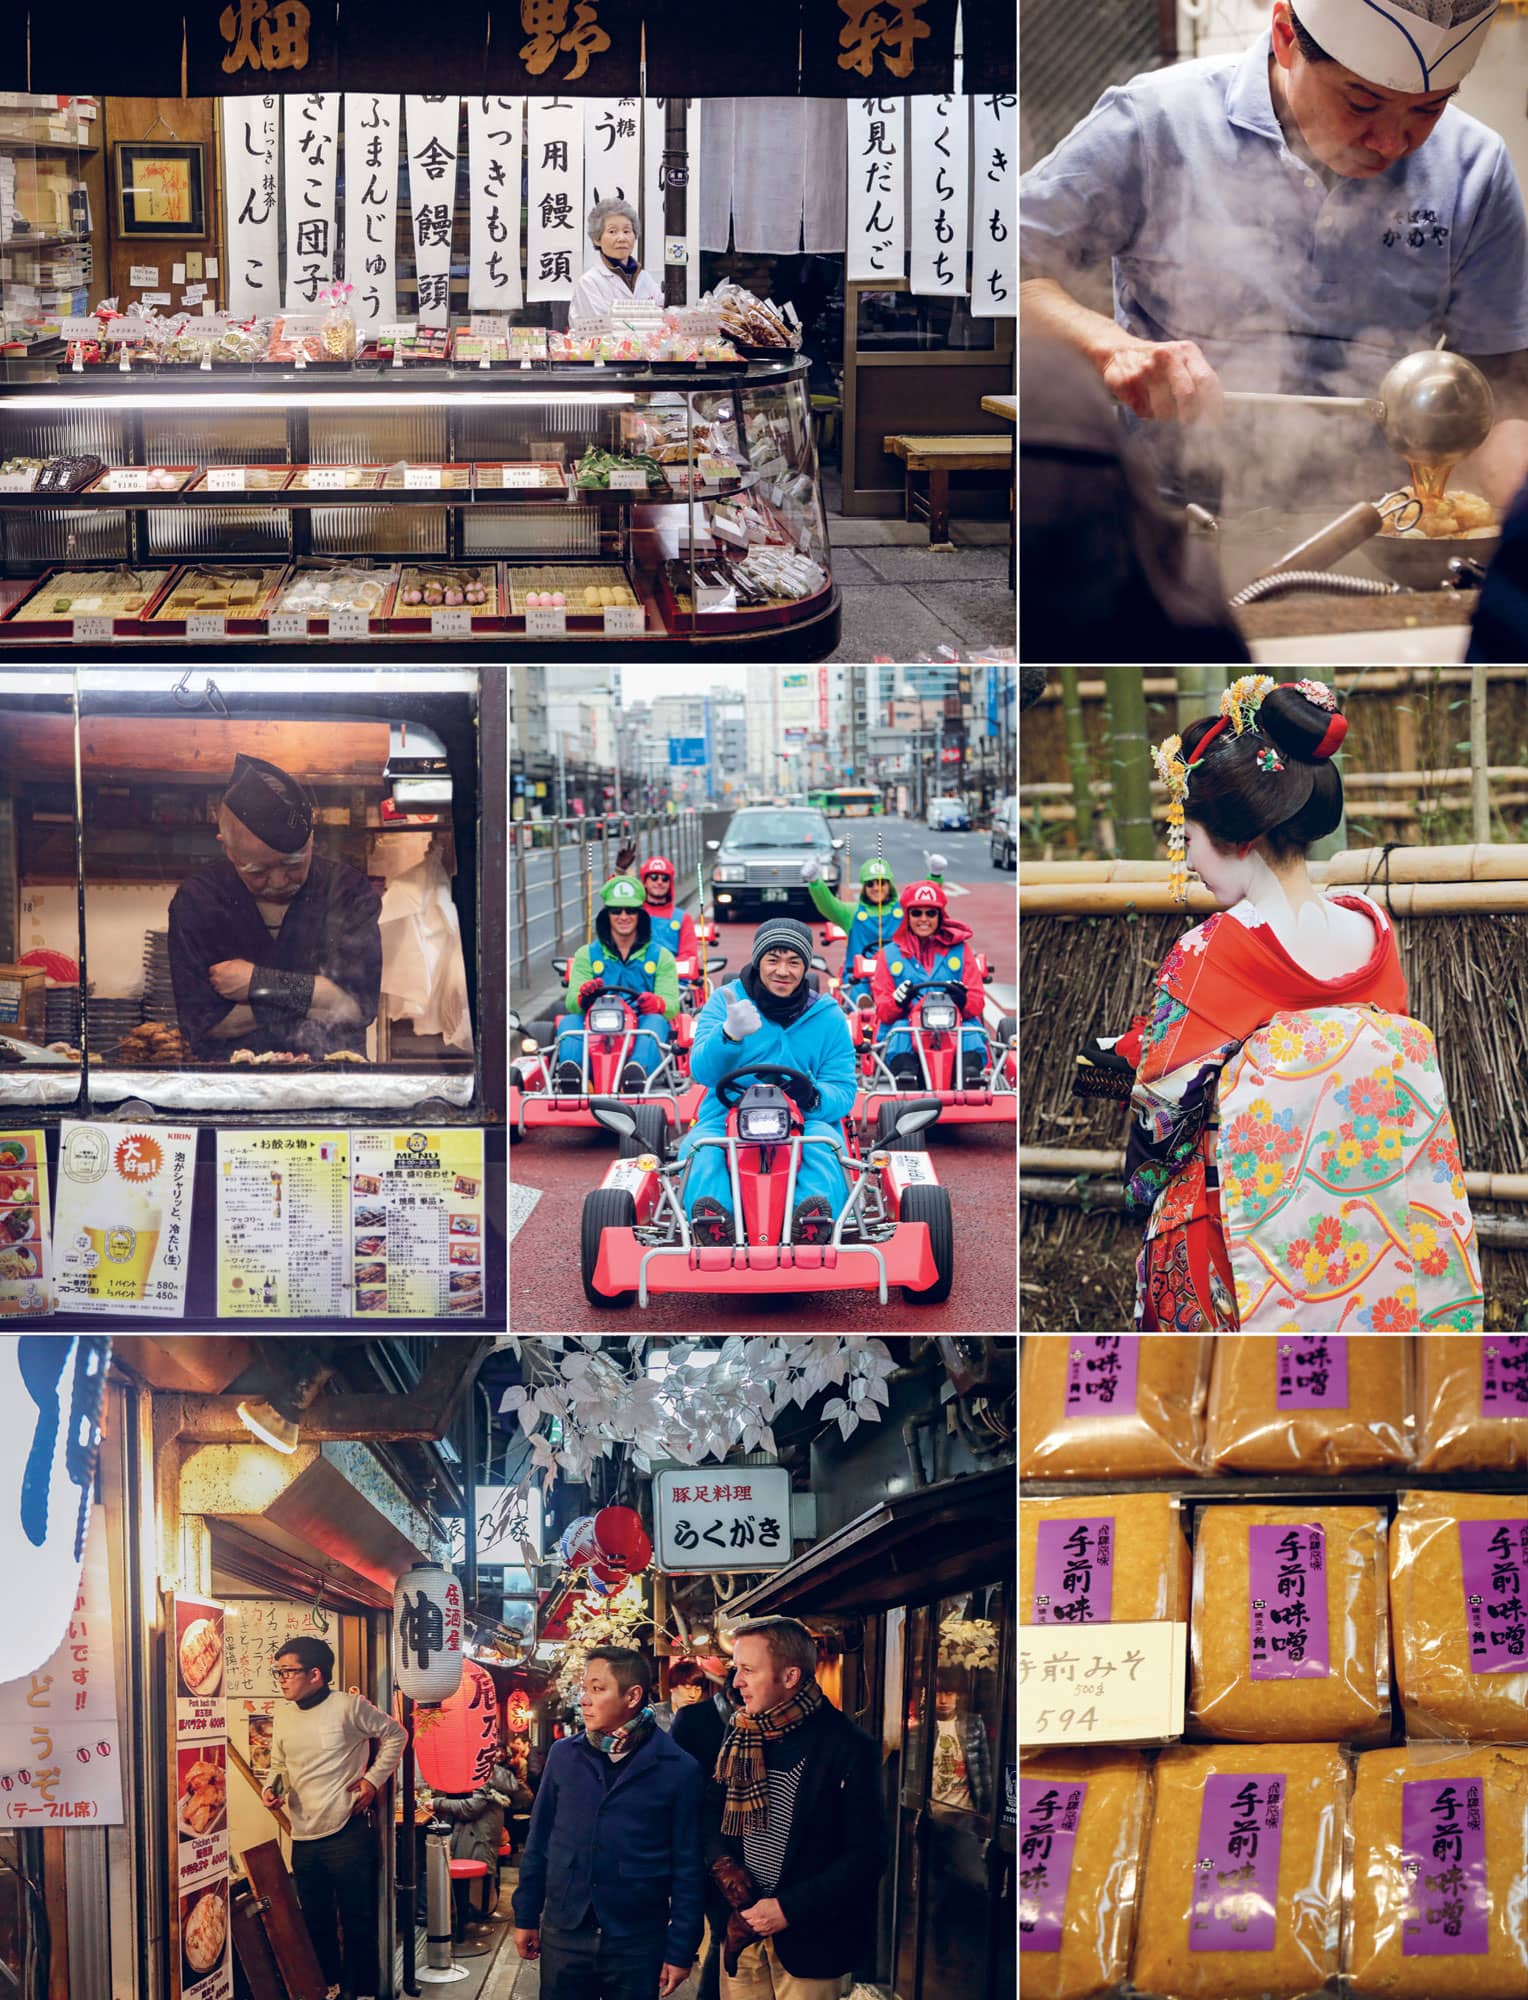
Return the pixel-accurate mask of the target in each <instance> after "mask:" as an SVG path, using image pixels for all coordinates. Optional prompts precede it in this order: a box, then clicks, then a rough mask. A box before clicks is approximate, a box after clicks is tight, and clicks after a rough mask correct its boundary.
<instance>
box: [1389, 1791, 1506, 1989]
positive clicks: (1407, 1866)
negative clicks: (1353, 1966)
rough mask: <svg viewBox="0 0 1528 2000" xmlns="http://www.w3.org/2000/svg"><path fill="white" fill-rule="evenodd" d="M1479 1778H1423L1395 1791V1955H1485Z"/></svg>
mask: <svg viewBox="0 0 1528 2000" xmlns="http://www.w3.org/2000/svg"><path fill="white" fill-rule="evenodd" d="M1483 1790H1484V1787H1483V1786H1482V1785H1481V1782H1480V1780H1479V1778H1448V1779H1442V1778H1426V1779H1418V1780H1417V1781H1416V1782H1414V1783H1410V1782H1409V1783H1407V1784H1404V1785H1402V1787H1401V1876H1402V1879H1403V1881H1404V1882H1405V1885H1406V1889H1405V1903H1404V1907H1403V1908H1402V1911H1401V1953H1402V1956H1403V1957H1405V1958H1426V1957H1434V1956H1437V1955H1439V1954H1441V1953H1447V1954H1448V1955H1449V1956H1450V1957H1452V1956H1453V1955H1454V1954H1456V1953H1463V1952H1468V1951H1486V1950H1488V1949H1489V1941H1488V1939H1487V1936H1486V1919H1487V1917H1488V1916H1489V1915H1490V1910H1491V1898H1490V1896H1489V1894H1488V1893H1487V1889H1486V1815H1485V1805H1484V1802H1483V1799H1482V1792H1483Z"/></svg>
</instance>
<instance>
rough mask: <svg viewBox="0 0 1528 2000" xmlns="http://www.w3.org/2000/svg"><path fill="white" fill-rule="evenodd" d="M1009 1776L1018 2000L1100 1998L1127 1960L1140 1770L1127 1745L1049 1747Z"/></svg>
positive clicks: (1142, 1811)
mask: <svg viewBox="0 0 1528 2000" xmlns="http://www.w3.org/2000/svg"><path fill="white" fill-rule="evenodd" d="M1019 1782H1020V1787H1021V1790H1020V1794H1019V1799H1020V1811H1019V1841H1020V1862H1019V1872H1020V1886H1019V1950H1020V1953H1021V1954H1022V1971H1021V1975H1020V1980H1019V1986H1020V1990H1021V1992H1022V1993H1023V1995H1024V2000H1103V1996H1105V1995H1107V1994H1110V1993H1113V1992H1115V1991H1116V1990H1117V1989H1118V1987H1119V1985H1120V1983H1121V1981H1122V1980H1123V1979H1124V1977H1125V1970H1126V1967H1127V1966H1128V1965H1129V1963H1130V1945H1131V1938H1132V1935H1133V1932H1134V1927H1135V1907H1136V1897H1137V1894H1138V1890H1139V1879H1140V1861H1141V1849H1142V1845H1143V1843H1144V1841H1145V1838H1146V1825H1147V1820H1148V1818H1149V1816H1150V1809H1151V1774H1150V1770H1149V1768H1148V1766H1147V1764H1146V1760H1145V1759H1144V1758H1143V1757H1142V1756H1141V1755H1140V1754H1139V1753H1138V1752H1137V1751H1134V1750H1073V1751H1052V1752H1048V1753H1047V1754H1046V1755H1044V1756H1041V1757H1027V1758H1025V1759H1024V1761H1023V1762H1022V1763H1021V1764H1020V1766H1019ZM1083 1785H1085V1786H1086V1787H1087V1790H1086V1792H1085V1793H1084V1794H1083V1797H1082V1801H1081V1806H1080V1809H1078V1810H1074V1811H1071V1812H1069V1811H1068V1807H1069V1806H1070V1805H1071V1804H1072V1802H1073V1801H1074V1799H1075V1796H1076V1792H1077V1788H1078V1787H1079V1786H1083ZM1035 1787H1043V1788H1044V1789H1041V1790H1036V1789H1034V1788H1035ZM1069 1819H1070V1820H1071V1821H1072V1822H1074V1824H1073V1826H1072V1827H1071V1828H1070V1829H1068V1827H1067V1822H1068V1820H1069ZM1052 1828H1055V1829H1057V1832H1056V1833H1053V1832H1052V1831H1051V1829H1052ZM1060 1867H1065V1868H1066V1870H1067V1873H1066V1877H1065V1880H1064V1881H1057V1880H1056V1879H1055V1877H1056V1874H1057V1873H1058V1872H1059V1869H1060Z"/></svg>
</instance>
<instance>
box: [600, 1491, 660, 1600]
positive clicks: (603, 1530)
mask: <svg viewBox="0 0 1528 2000" xmlns="http://www.w3.org/2000/svg"><path fill="white" fill-rule="evenodd" d="M594 1539H595V1541H596V1543H597V1544H598V1545H599V1559H598V1560H597V1561H596V1563H595V1565H594V1574H595V1575H596V1576H598V1577H599V1578H600V1580H601V1581H602V1582H606V1581H610V1580H611V1578H610V1577H609V1575H608V1574H607V1572H614V1573H615V1575H616V1576H620V1577H628V1576H638V1575H640V1573H641V1572H642V1571H643V1570H644V1569H646V1568H647V1565H648V1564H649V1563H650V1562H651V1561H652V1559H653V1545H652V1543H651V1542H650V1541H649V1540H648V1538H647V1530H646V1529H645V1528H644V1527H643V1526H642V1517H641V1516H640V1515H639V1514H638V1513H637V1511H636V1509H635V1508H634V1507H601V1509H600V1511H599V1512H598V1513H597V1514H596V1515H595V1517H594Z"/></svg>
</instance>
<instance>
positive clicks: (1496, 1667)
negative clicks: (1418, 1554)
mask: <svg viewBox="0 0 1528 2000" xmlns="http://www.w3.org/2000/svg"><path fill="white" fill-rule="evenodd" d="M1459 1564H1460V1568H1461V1569H1462V1570H1463V1572H1464V1615H1465V1622H1466V1625H1467V1626H1468V1628H1469V1634H1470V1672H1471V1673H1472V1674H1521V1673H1528V1607H1525V1605H1524V1602H1523V1599H1524V1589H1525V1586H1528V1519H1524V1520H1521V1521H1461V1522H1460V1523H1459Z"/></svg>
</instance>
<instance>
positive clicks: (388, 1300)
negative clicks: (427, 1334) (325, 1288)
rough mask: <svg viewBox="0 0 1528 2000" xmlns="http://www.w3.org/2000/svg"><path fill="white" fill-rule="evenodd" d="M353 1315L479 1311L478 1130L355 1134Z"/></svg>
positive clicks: (480, 1212)
mask: <svg viewBox="0 0 1528 2000" xmlns="http://www.w3.org/2000/svg"><path fill="white" fill-rule="evenodd" d="M350 1189H351V1216H350V1220H351V1234H352V1238H353V1247H354V1272H355V1312H356V1316H357V1318H364V1319H375V1318H389V1317H410V1316H414V1315H429V1314H433V1313H454V1314H458V1315H460V1316H462V1317H464V1318H473V1317H481V1315H482V1312H483V1234H484V1230H483V1134H482V1131H481V1130H480V1129H474V1130H461V1129H456V1130H447V1131H442V1132H418V1131H416V1132H353V1133H352V1134H351V1135H350Z"/></svg>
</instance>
